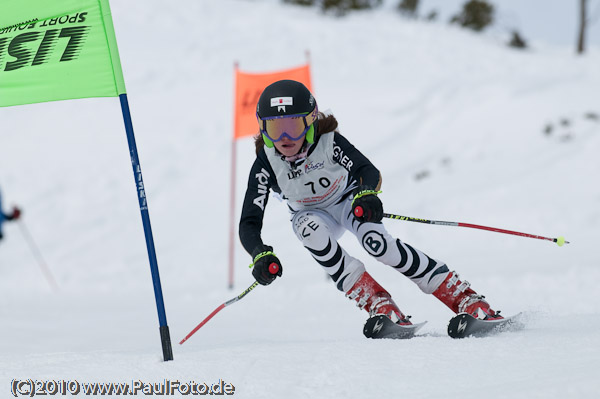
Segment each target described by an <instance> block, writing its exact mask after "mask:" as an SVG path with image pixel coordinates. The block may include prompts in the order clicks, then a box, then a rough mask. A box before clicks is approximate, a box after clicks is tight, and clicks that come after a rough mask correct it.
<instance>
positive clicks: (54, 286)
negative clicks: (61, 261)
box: [18, 218, 58, 292]
mask: <svg viewBox="0 0 600 399" xmlns="http://www.w3.org/2000/svg"><path fill="white" fill-rule="evenodd" d="M18 225H19V227H20V229H21V233H23V236H24V237H25V241H27V244H29V248H30V249H31V252H32V253H33V256H34V257H35V258H36V260H37V262H38V265H39V266H40V268H41V269H42V273H43V274H44V277H45V278H46V281H48V284H50V286H51V287H52V289H53V290H54V291H56V292H58V284H56V280H55V279H54V276H52V272H51V271H50V268H49V267H48V265H47V264H46V261H45V260H44V257H43V256H42V253H41V252H40V250H39V248H38V246H37V245H35V241H34V240H33V237H32V236H31V234H30V233H29V230H28V229H27V227H26V226H25V222H24V221H23V219H22V218H21V219H19V223H18Z"/></svg>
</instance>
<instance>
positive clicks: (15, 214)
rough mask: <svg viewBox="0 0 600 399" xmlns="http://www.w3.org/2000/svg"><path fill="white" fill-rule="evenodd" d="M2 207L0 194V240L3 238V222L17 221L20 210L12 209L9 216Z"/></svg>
mask: <svg viewBox="0 0 600 399" xmlns="http://www.w3.org/2000/svg"><path fill="white" fill-rule="evenodd" d="M3 209H4V208H3V207H2V193H0V240H2V238H3V237H4V236H3V234H2V225H3V224H4V222H5V221H13V220H18V219H19V218H20V217H21V210H20V209H19V208H18V207H16V206H15V207H13V209H12V211H11V213H10V214H6V213H4V211H3Z"/></svg>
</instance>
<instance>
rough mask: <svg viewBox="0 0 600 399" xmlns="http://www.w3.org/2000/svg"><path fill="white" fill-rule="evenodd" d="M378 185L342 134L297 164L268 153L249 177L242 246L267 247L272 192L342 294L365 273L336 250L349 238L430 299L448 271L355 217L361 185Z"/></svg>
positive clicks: (322, 139)
mask: <svg viewBox="0 0 600 399" xmlns="http://www.w3.org/2000/svg"><path fill="white" fill-rule="evenodd" d="M379 180H380V174H379V171H378V170H377V168H375V166H373V164H372V163H371V162H370V161H369V160H368V159H367V158H366V157H365V156H364V155H363V154H362V153H361V152H360V151H358V150H357V149H356V148H355V147H354V146H353V145H352V144H351V143H350V142H349V141H348V140H347V139H346V138H345V137H344V136H342V135H341V134H340V133H338V132H337V131H336V132H330V133H325V134H322V135H320V136H318V139H317V141H316V142H315V143H314V144H313V145H312V146H311V147H310V149H309V152H308V155H307V157H306V159H305V160H304V161H300V162H292V163H291V162H288V161H286V160H285V158H284V157H282V156H281V154H279V153H278V152H277V151H276V150H275V148H266V147H265V148H264V149H263V150H261V151H260V152H259V154H258V155H257V157H256V160H255V161H254V164H253V165H252V168H251V170H250V176H249V179H248V188H247V190H246V195H245V198H244V204H243V208H242V216H241V220H240V226H239V234H240V239H241V242H242V245H243V246H244V248H245V249H246V251H248V253H250V254H252V252H253V250H254V249H255V248H256V247H257V246H259V245H262V244H263V242H262V239H261V230H262V225H263V215H264V212H265V208H266V206H267V202H268V198H269V193H270V190H273V191H274V192H276V193H279V194H280V195H281V196H282V197H283V198H284V199H285V200H287V204H288V207H289V209H290V212H291V214H292V218H291V221H292V228H293V229H294V232H295V233H296V236H297V237H298V239H299V240H300V241H301V242H302V245H303V246H304V247H305V248H306V249H307V250H308V251H310V253H311V255H312V256H313V258H314V259H315V260H316V261H317V262H318V263H319V264H320V265H321V266H322V267H323V269H325V271H326V272H327V273H328V274H329V276H331V278H332V280H333V281H334V282H335V283H336V285H337V288H338V289H339V290H340V291H343V292H347V291H348V290H349V289H350V288H351V287H352V286H353V285H354V283H355V282H356V281H357V280H358V279H359V278H360V276H361V274H362V273H363V271H364V270H365V267H364V264H363V263H362V262H361V261H360V260H358V259H357V258H354V257H353V256H351V255H349V254H348V252H346V250H345V249H344V248H342V247H341V246H340V245H339V244H338V241H337V240H338V239H339V238H340V237H341V236H342V234H343V233H344V232H345V231H350V232H352V234H354V235H355V236H356V238H357V239H358V241H359V242H360V244H361V245H362V247H363V248H364V249H365V250H366V251H367V252H368V253H369V254H370V255H371V256H372V257H374V258H375V259H377V260H378V261H380V262H382V263H384V264H386V265H389V266H391V267H393V268H395V269H396V270H398V271H399V272H401V273H402V274H404V275H405V276H406V277H408V278H410V279H411V280H412V281H413V282H414V283H415V284H417V286H418V287H419V288H420V289H421V290H422V291H423V292H425V293H427V294H430V293H432V292H433V291H435V289H436V288H437V287H438V286H439V285H440V284H441V282H442V281H444V279H445V278H446V276H447V275H448V272H449V270H448V268H447V267H446V265H445V264H444V263H442V262H439V261H436V260H435V259H432V258H430V257H429V256H427V255H425V254H424V253H423V252H421V251H419V250H418V249H416V248H413V247H412V246H410V245H408V244H406V243H404V242H402V241H400V240H399V239H396V238H394V237H392V236H391V235H390V234H389V233H388V232H387V230H386V229H385V227H384V225H383V224H382V223H368V222H365V223H361V222H359V221H357V220H355V219H354V217H353V215H352V206H351V204H352V198H353V196H352V191H353V190H354V189H355V188H356V187H358V185H359V184H361V185H365V186H368V187H372V188H375V187H377V186H378V185H379Z"/></svg>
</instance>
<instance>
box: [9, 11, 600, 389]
mask: <svg viewBox="0 0 600 399" xmlns="http://www.w3.org/2000/svg"><path fill="white" fill-rule="evenodd" d="M112 11H113V19H114V23H115V29H116V32H117V37H118V41H119V50H120V53H121V60H122V63H123V69H124V73H125V81H126V84H127V88H128V95H129V101H130V105H131V111H132V116H133V123H134V127H135V130H136V139H137V144H138V149H139V152H140V161H141V165H142V169H143V172H144V180H145V183H146V189H147V195H148V200H149V209H150V216H151V220H152V227H153V231H154V239H155V243H156V249H157V254H158V261H159V267H160V273H161V280H162V287H163V293H164V297H165V305H166V310H167V319H168V323H169V327H170V331H171V337H172V341H173V345H174V357H175V360H174V361H173V362H167V363H165V362H162V360H161V359H162V354H161V351H160V340H159V334H158V322H157V316H156V307H155V305H154V296H153V290H152V283H151V276H150V273H149V270H148V269H149V266H148V260H147V255H146V248H145V242H144V237H143V230H142V225H141V222H140V217H139V210H138V205H137V200H136V191H135V188H134V181H133V179H132V173H131V164H130V161H129V156H128V149H127V143H126V138H125V132H124V129H123V122H122V119H121V116H120V107H119V103H118V100H116V99H89V100H79V101H63V102H57V103H47V104H36V105H29V106H22V107H11V108H3V109H0V120H1V121H2V129H1V133H0V149H1V150H2V151H1V152H2V156H1V157H0V187H1V188H2V190H3V198H4V206H5V208H8V207H9V206H10V205H12V204H19V205H21V206H22V207H23V209H24V218H23V223H24V227H26V228H27V229H28V231H30V233H31V234H32V236H33V237H34V239H35V242H36V243H37V245H38V246H39V247H40V250H41V252H42V253H43V255H44V258H45V261H46V263H47V265H48V267H49V268H50V269H51V270H52V273H53V274H54V276H55V277H56V279H57V281H58V284H59V286H60V290H59V292H53V291H52V289H51V288H50V287H49V285H48V283H47V281H46V280H45V279H44V277H43V274H42V272H41V270H40V268H39V266H38V263H37V262H36V259H35V258H34V257H33V255H32V252H31V250H30V248H29V246H28V244H27V242H26V241H25V239H24V236H23V234H22V232H21V231H20V228H19V225H18V224H16V225H15V224H6V225H5V236H6V237H5V239H4V240H3V241H2V243H1V244H0V276H1V278H0V320H2V325H3V332H2V340H0V392H4V393H2V394H0V396H3V397H8V392H9V390H10V386H11V381H12V380H13V379H26V378H32V379H54V380H77V381H79V382H95V381H98V382H123V383H131V381H138V380H141V381H144V382H148V383H154V382H162V381H163V380H165V379H170V380H179V381H190V380H193V381H196V382H207V383H209V384H210V383H213V382H217V381H219V379H222V380H224V381H226V382H229V383H231V384H233V385H234V386H235V395H234V396H236V397H240V398H279V397H287V398H304V397H309V396H310V397H318V398H365V397H380V398H388V397H398V396H400V395H402V396H405V397H410V398H438V397H441V396H444V397H447V398H464V397H465V396H472V395H473V394H474V392H472V391H473V390H475V392H476V393H477V394H482V395H485V397H489V398H503V397H507V395H510V397H515V398H531V397H543V398H564V397H577V398H592V397H596V395H597V393H598V392H600V383H599V382H598V380H597V378H596V374H597V370H598V368H599V367H600V360H599V359H600V334H599V333H598V331H599V329H600V321H599V319H600V318H599V317H598V316H599V315H600V294H599V293H598V290H597V288H596V283H597V281H598V280H599V279H600V267H599V266H600V251H599V250H598V247H597V244H596V242H597V241H598V239H600V234H599V232H600V186H599V185H598V183H597V181H598V171H600V158H599V157H598V156H597V153H598V152H599V151H600V121H598V120H594V119H591V118H589V117H586V116H585V115H586V114H587V113H595V114H596V115H598V114H600V103H599V102H598V92H599V89H600V74H599V73H598V65H600V49H599V48H597V47H595V48H591V49H590V52H589V53H588V54H587V55H586V56H585V57H582V58H575V57H574V56H573V55H572V49H571V47H570V46H569V47H553V46H550V45H544V46H542V47H540V48H536V49H535V50H531V51H527V52H518V51H514V50H510V49H508V48H506V47H504V46H503V44H502V41H501V40H499V39H498V38H497V37H496V36H495V35H488V36H480V35H475V34H472V33H470V32H468V31H464V30H460V29H457V28H455V27H449V26H447V25H445V24H433V23H431V24H428V23H424V22H419V21H407V20H403V19H400V18H399V17H398V16H396V15H394V14H391V13H389V12H384V11H378V12H373V13H360V14H355V15H350V16H349V17H347V18H344V19H331V18H328V17H325V16H322V15H321V14H319V13H315V12H314V11H312V10H307V9H302V8H296V7H284V6H281V5H279V3H278V2H275V1H267V2H256V1H254V2H252V1H241V0H210V1H209V0H205V1H202V2H196V1H192V0H181V1H178V2H176V3H174V4H172V5H171V6H169V7H168V8H166V9H165V8H164V2H159V1H156V0H144V1H142V0H130V1H128V2H113V4H112ZM306 50H309V51H310V58H311V65H312V71H313V81H314V91H315V94H316V97H317V100H318V101H319V106H320V107H321V109H328V108H329V109H331V110H332V111H333V112H334V113H335V115H336V116H337V118H338V120H339V121H340V129H341V131H342V133H343V134H344V135H345V136H346V137H348V139H349V140H350V141H351V142H353V143H354V144H355V145H356V146H357V147H359V148H360V149H361V150H362V151H363V153H365V154H366V155H367V156H368V157H369V158H370V159H371V160H372V161H373V162H374V163H375V164H376V165H377V166H378V168H379V169H380V170H381V171H382V174H383V178H384V179H383V182H384V183H383V194H382V195H381V198H382V200H383V202H384V206H385V208H386V210H387V211H389V212H392V213H398V214H402V215H408V216H414V217H422V218H429V219H437V220H450V221H461V222H468V223H476V224H483V225H489V226H494V227H499V228H505V229H510V230H517V231H524V232H528V233H532V234H540V235H545V236H551V237H556V236H559V235H564V236H565V237H566V238H567V240H569V241H571V244H570V245H568V246H565V247H563V248H559V247H558V246H556V245H554V244H552V243H550V242H547V241H541V240H532V239H527V238H521V237H515V236H509V235H502V234H496V233H491V232H484V231H478V230H470V229H462V228H455V227H443V226H427V225H420V224H411V223H408V222H399V221H386V222H385V224H386V226H387V227H388V229H389V231H390V232H391V233H392V234H394V235H396V236H398V237H400V238H402V239H403V240H405V241H406V242H408V243H410V244H412V245H414V246H416V247H418V248H420V249H422V250H423V251H425V252H426V253H427V254H429V255H430V256H432V257H435V258H437V259H440V260H443V261H445V262H447V263H448V265H449V267H451V268H453V269H456V270H457V271H458V272H459V273H460V274H461V275H462V276H463V277H465V278H466V279H468V280H469V281H470V282H471V283H472V284H473V287H474V288H475V289H476V290H477V291H479V292H481V293H483V294H485V295H486V297H487V298H488V299H489V300H490V302H491V303H492V305H493V306H494V307H495V308H499V309H502V311H503V313H505V314H513V313H517V312H520V311H525V312H527V313H526V315H527V319H528V320H529V321H528V325H527V328H526V329H525V330H524V331H521V332H517V333H507V334H504V335H501V336H497V337H492V338H486V339H466V340H462V341H454V340H451V339H449V338H447V337H446V335H445V327H446V323H447V321H448V319H449V318H450V317H451V312H450V311H449V310H447V309H446V308H444V307H443V305H441V304H440V303H439V302H438V301H437V300H436V299H435V298H432V297H430V296H426V295H423V294H422V293H421V292H420V291H419V290H418V289H417V288H416V287H415V286H414V285H413V284H412V283H411V282H410V281H408V279H406V278H404V277H403V276H402V275H399V274H398V273H397V272H395V271H393V270H391V269H389V268H387V267H385V266H383V265H380V264H378V263H377V262H376V261H374V260H373V259H369V258H368V257H367V256H366V254H364V253H363V252H362V250H361V249H360V248H359V246H358V245H357V243H356V242H355V240H354V239H353V238H352V237H350V236H346V237H344V238H343V239H342V243H343V245H344V246H345V247H346V248H347V249H348V250H349V252H350V253H352V254H355V255H358V256H360V257H361V259H363V260H364V261H365V262H366V264H367V268H368V269H369V271H370V272H371V273H372V274H373V275H374V276H375V277H376V278H377V279H378V280H380V282H382V284H383V285H384V286H385V287H386V288H387V289H388V290H389V291H390V292H391V293H392V294H393V295H394V298H395V300H396V302H397V303H398V304H399V306H400V308H401V309H402V310H403V311H404V312H406V313H408V314H411V315H412V316H413V320H416V321H422V320H428V324H427V325H426V326H425V327H424V329H423V330H422V331H423V334H424V335H423V336H422V337H419V338H416V339H413V340H410V341H405V342H400V341H372V340H367V339H365V338H364V337H363V335H362V324H363V322H364V320H365V314H364V313H363V312H361V311H359V310H357V309H356V308H355V307H354V306H353V305H352V303H350V302H349V301H348V300H347V299H346V298H344V296H343V295H342V294H341V293H340V292H338V291H337V290H336V289H335V287H334V285H333V284H331V283H330V282H328V281H326V279H325V276H324V274H323V272H322V271H321V270H320V269H319V266H318V265H317V264H316V263H315V262H314V261H313V260H312V259H311V257H310V256H309V255H308V254H307V253H306V252H305V251H304V250H303V248H302V247H301V246H300V245H299V244H298V242H297V240H296V238H295V237H294V235H293V233H292V231H291V227H290V226H289V223H288V222H287V220H288V219H287V211H286V209H285V206H283V204H279V203H278V202H277V200H275V199H271V201H270V205H269V206H268V211H267V215H266V217H265V226H266V228H265V231H264V235H263V238H264V240H265V242H267V243H269V244H270V245H273V246H274V248H275V251H276V253H277V254H278V255H279V256H280V258H281V260H282V262H283V267H284V274H283V278H281V279H279V280H277V281H276V282H275V283H274V284H272V285H271V286H269V287H258V288H256V289H255V290H254V291H253V292H252V293H250V294H249V295H248V296H247V297H245V298H244V299H243V300H242V301H240V302H238V303H236V304H235V305H233V306H231V307H228V308H226V309H225V310H223V311H222V312H221V313H219V314H218V315H217V316H216V317H215V318H214V319H213V320H211V321H210V323H209V324H207V325H206V326H205V327H204V328H202V329H201V330H200V331H199V332H198V333H197V334H196V335H195V336H194V337H193V338H191V339H190V340H189V341H188V342H187V343H186V344H185V345H183V346H180V345H178V344H177V342H178V341H179V340H180V339H181V338H183V337H184V336H185V335H186V334H187V333H188V332H189V331H190V330H191V329H192V328H193V327H194V326H196V324H197V323H198V322H200V321H201V320H202V319H203V318H204V317H205V316H207V315H208V314H209V313H210V312H211V311H212V310H213V309H215V308H216V307H217V306H218V305H220V304H221V303H223V302H224V301H226V300H228V299H230V298H232V297H235V296H236V295H238V294H239V293H240V292H242V291H243V290H244V289H245V288H246V287H247V286H249V285H250V284H251V283H252V278H251V274H250V272H249V270H248V268H247V265H248V264H249V263H250V259H249V256H247V254H245V252H244V251H243V249H242V248H241V246H239V245H238V247H237V248H236V251H237V252H236V286H235V289H234V290H233V291H232V290H229V289H228V288H227V231H228V221H227V215H228V205H229V203H228V199H229V180H228V179H229V174H230V145H231V142H230V137H231V131H232V116H231V113H232V104H233V63H234V62H235V61H238V62H239V63H240V68H241V69H243V70H246V71H255V72H259V71H269V70H277V69H283V68H287V67H292V66H296V65H299V64H301V63H303V62H304V61H305V51H306ZM565 120H567V121H568V123H567V122H565ZM548 125H551V126H552V127H553V129H552V132H551V133H550V134H545V133H544V129H545V128H546V126H548ZM567 125H568V126H567ZM252 147H253V145H252V143H251V140H248V139H246V140H242V141H240V142H239V143H238V181H237V196H238V202H239V201H240V200H241V197H242V195H243V190H244V186H245V182H246V180H247V170H248V168H249V166H250V164H251V163H252V161H253V148H252ZM419 177H420V178H419ZM238 212H239V208H238ZM21 227H23V225H21ZM480 390H481V393H480ZM82 395H83V394H82Z"/></svg>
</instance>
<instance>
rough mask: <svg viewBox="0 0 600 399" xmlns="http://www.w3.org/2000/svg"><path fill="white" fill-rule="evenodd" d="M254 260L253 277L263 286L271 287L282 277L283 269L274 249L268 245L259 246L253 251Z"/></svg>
mask: <svg viewBox="0 0 600 399" xmlns="http://www.w3.org/2000/svg"><path fill="white" fill-rule="evenodd" d="M252 258H253V259H254V261H253V263H252V264H251V265H250V267H253V266H254V268H253V269H252V275H253V276H254V278H255V279H256V281H258V282H259V284H261V285H269V284H271V283H272V282H273V280H275V278H277V276H279V277H281V274H282V270H283V268H282V267H281V262H280V261H279V259H277V256H276V255H275V254H274V253H273V247H270V246H268V245H259V246H257V247H256V248H254V251H252Z"/></svg>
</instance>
